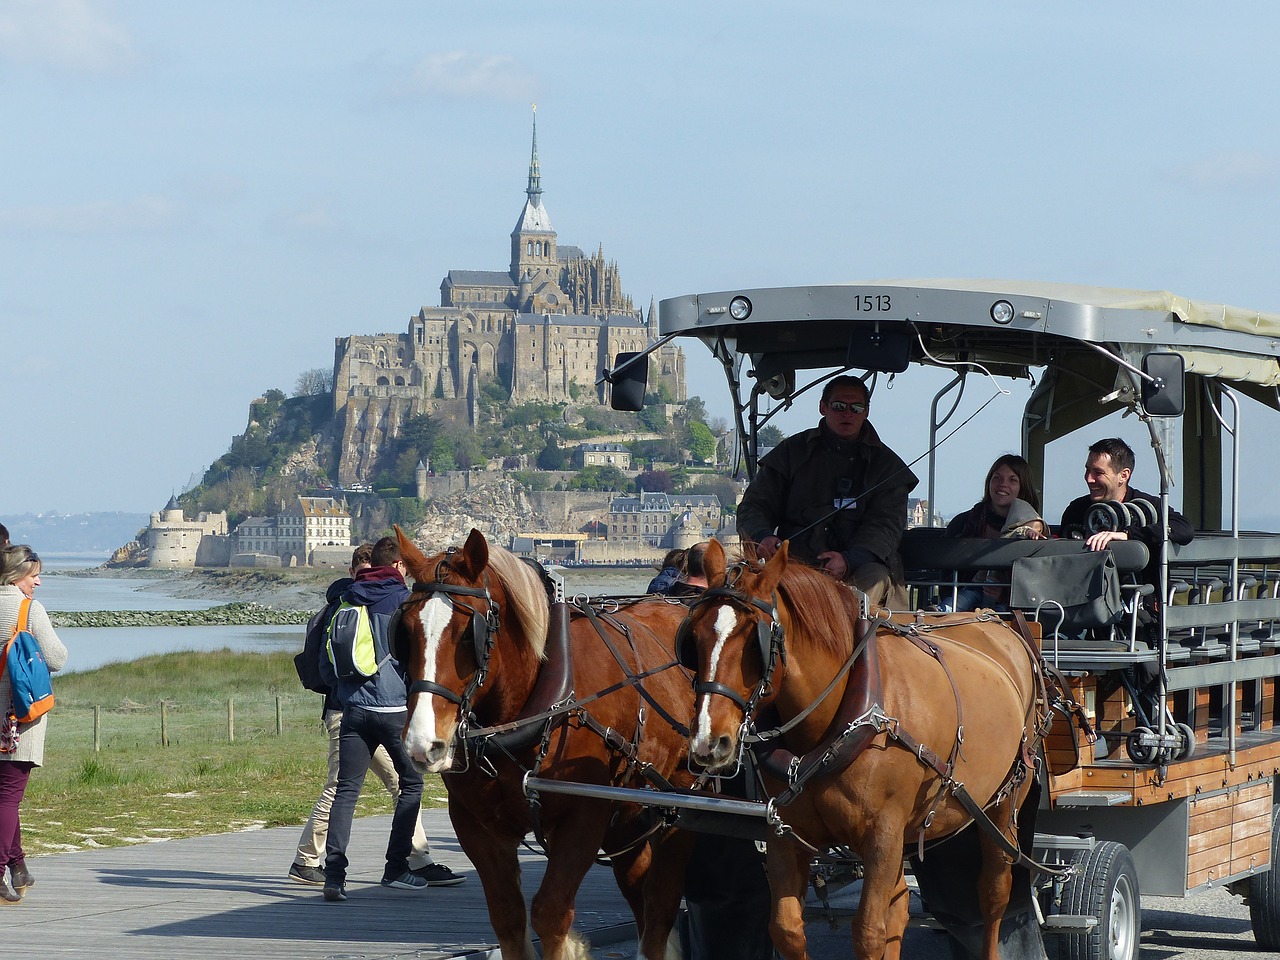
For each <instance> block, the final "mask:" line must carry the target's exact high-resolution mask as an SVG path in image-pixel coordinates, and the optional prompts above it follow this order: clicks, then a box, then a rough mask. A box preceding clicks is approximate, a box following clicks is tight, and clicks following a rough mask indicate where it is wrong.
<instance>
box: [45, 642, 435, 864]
mask: <svg viewBox="0 0 1280 960" xmlns="http://www.w3.org/2000/svg"><path fill="white" fill-rule="evenodd" d="M54 687H55V689H54V692H55V694H56V695H57V698H58V704H57V706H56V707H55V708H54V710H53V712H52V713H51V714H50V715H49V721H48V729H47V735H46V738H45V763H44V766H42V767H39V768H37V769H35V770H34V771H32V774H31V780H30V782H29V784H28V786H27V793H26V798H25V799H24V801H23V804H22V842H23V847H24V848H25V850H26V852H27V853H28V854H40V853H55V852H61V851H67V850H80V849H86V848H91V847H102V846H120V845H124V844H130V843H148V842H155V841H158V840H167V839H173V838H178V837H192V836H202V835H205V834H211V833H226V832H229V831H234V830H246V829H253V828H257V827H274V826H285V825H297V826H299V827H301V825H302V824H303V823H305V822H306V819H307V817H308V816H309V815H310V813H311V806H312V804H314V803H315V799H316V795H317V794H318V793H319V792H320V788H321V786H323V784H324V780H325V774H326V771H327V750H328V739H327V737H326V735H325V733H324V730H323V728H322V727H321V724H320V708H321V703H320V698H319V696H317V695H316V694H314V693H308V692H307V691H305V690H303V689H302V688H301V687H300V686H299V685H298V679H297V675H296V674H295V673H294V669H293V657H292V655H291V654H289V653H233V652H231V651H227V650H221V651H214V652H206V653H192V652H185V653H172V654H163V655H160V656H154V657H145V658H143V659H141V660H136V661H133V662H131V663H123V664H110V665H108V666H105V667H102V668H101V669H98V670H92V671H87V672H85V673H76V674H70V675H68V676H66V677H55V679H54ZM228 700H230V701H231V702H232V707H231V709H230V711H229V710H228V706H227V701H228ZM162 703H163V704H164V708H163V710H162V708H161V704H162ZM95 706H97V707H98V711H97V717H98V720H97V723H98V739H99V744H100V749H98V750H95V749H94V724H95V720H94V707H95ZM229 717H230V722H229ZM277 722H278V723H279V730H280V732H279V733H277ZM162 724H163V732H164V734H165V735H166V737H167V739H168V743H169V745H168V746H162V745H161V733H162ZM232 728H234V734H235V739H234V741H233V740H231V738H230V731H231V729H232ZM444 799H445V792H444V785H443V783H441V781H440V778H439V777H436V776H428V777H427V783H426V789H425V791H424V794H423V805H424V806H442V805H443V803H444ZM390 811H391V802H390V799H389V797H388V796H387V794H386V791H385V790H383V787H382V784H381V782H380V781H379V780H378V779H377V778H376V777H369V778H368V780H367V782H366V784H365V791H364V793H363V794H362V796H361V798H360V803H359V805H358V806H357V808H356V815H357V816H367V815H371V814H376V813H389V812H390Z"/></svg>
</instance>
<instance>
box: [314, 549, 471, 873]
mask: <svg viewBox="0 0 1280 960" xmlns="http://www.w3.org/2000/svg"><path fill="white" fill-rule="evenodd" d="M372 557H373V544H371V543H362V544H360V546H358V547H356V548H355V551H354V552H353V553H352V555H351V568H350V574H351V575H350V576H347V577H339V578H338V579H337V580H335V581H333V583H331V584H329V589H328V590H327V591H326V592H325V606H324V608H323V609H322V610H320V611H319V612H318V613H316V615H315V616H314V617H312V618H311V622H310V623H308V624H307V639H306V644H305V645H304V647H303V649H302V652H301V653H299V654H298V655H297V657H295V658H294V664H295V666H296V667H297V669H298V678H299V679H300V680H301V681H302V685H303V686H304V687H306V688H307V689H308V690H313V691H315V692H316V693H319V694H322V695H323V696H324V710H323V714H322V721H323V723H324V728H325V731H326V733H327V734H328V735H329V765H328V766H329V769H328V777H327V778H326V780H325V784H324V786H323V787H322V788H321V790H320V795H319V796H318V797H317V798H316V802H315V806H314V807H312V809H311V816H310V817H309V818H308V819H307V823H306V826H304V827H303V828H302V836H300V837H299V838H298V850H297V852H296V853H295V854H294V858H293V863H292V864H291V865H290V867H289V879H290V880H292V881H294V882H295V883H310V884H316V885H322V884H323V883H324V858H325V846H326V844H327V842H328V838H329V814H330V811H331V809H332V807H333V798H334V794H335V793H336V792H337V790H338V736H339V732H340V730H341V727H342V704H341V703H340V702H339V701H338V696H337V691H336V690H335V689H334V688H333V687H331V686H329V685H328V684H326V683H325V682H324V679H323V677H321V676H320V658H321V657H322V656H325V641H326V638H327V628H328V626H329V622H330V620H332V619H333V615H334V614H335V613H336V612H337V610H338V606H339V604H341V603H342V595H343V594H344V593H345V592H346V590H347V588H348V587H350V586H351V585H352V584H353V583H355V576H356V574H357V573H359V572H360V571H361V570H364V569H366V568H368V567H370V566H372ZM369 769H370V770H372V771H373V773H374V775H375V776H376V777H377V778H378V779H379V780H381V781H382V784H383V786H385V787H386V788H387V793H388V794H390V795H391V802H392V803H395V802H396V801H397V800H398V799H399V797H400V778H399V777H397V776H396V770H395V767H394V766H393V765H392V763H391V758H390V757H389V756H387V751H386V750H385V749H384V748H383V747H378V748H377V749H376V750H375V751H374V752H373V758H372V760H371V762H370V764H369ZM412 851H413V852H412V853H410V854H409V869H410V870H412V871H413V872H414V873H417V874H418V875H419V876H421V877H423V878H424V879H426V881H427V885H428V886H433V887H438V886H453V885H454V884H458V883H462V882H463V881H464V880H465V879H466V878H465V877H462V876H459V875H458V874H456V873H454V872H453V871H452V870H450V869H449V868H448V867H446V866H445V865H444V864H439V863H435V862H433V861H432V859H431V846H430V844H429V843H428V841H427V834H426V831H424V830H423V829H422V818H421V817H419V818H418V819H417V820H416V821H415V822H414V826H413V844H412Z"/></svg>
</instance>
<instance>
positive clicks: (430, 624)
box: [393, 527, 547, 773]
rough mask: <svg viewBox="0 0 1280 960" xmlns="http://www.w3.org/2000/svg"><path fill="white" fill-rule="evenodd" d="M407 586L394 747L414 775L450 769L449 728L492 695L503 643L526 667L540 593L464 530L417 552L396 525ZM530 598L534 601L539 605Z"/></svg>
mask: <svg viewBox="0 0 1280 960" xmlns="http://www.w3.org/2000/svg"><path fill="white" fill-rule="evenodd" d="M396 536H397V537H398V538H399V540H400V551H401V556H402V558H403V560H404V563H405V566H406V567H407V568H408V570H409V572H410V573H411V574H412V575H413V578H414V581H415V582H414V585H413V592H412V593H411V594H410V596H409V599H407V600H406V601H405V603H404V605H403V606H402V607H401V610H400V620H399V625H398V627H397V629H396V631H395V633H394V636H393V642H394V644H395V648H394V652H395V655H396V658H397V659H398V660H399V661H400V664H401V666H402V667H403V669H404V670H405V672H406V676H407V678H408V680H409V718H408V722H407V723H406V725H405V732H404V743H405V748H406V749H407V750H408V753H409V756H410V758H411V759H412V760H413V762H414V763H415V764H416V765H417V766H419V767H420V768H421V769H422V770H423V771H424V772H427V773H439V772H441V771H443V770H448V769H449V768H450V767H451V766H452V765H453V760H454V754H455V752H456V748H457V743H458V738H459V734H460V733H463V732H464V731H465V727H466V725H467V724H468V723H469V722H470V721H471V720H472V718H473V716H474V711H475V710H476V709H477V707H478V706H480V705H481V704H482V703H484V702H485V700H486V698H487V697H489V696H490V695H492V694H493V690H494V687H495V685H494V684H488V685H486V681H487V680H489V678H490V676H491V674H493V673H494V672H495V671H496V670H497V669H498V668H499V666H500V664H501V663H503V662H505V663H507V664H512V663H514V662H515V661H516V660H519V659H520V658H519V657H511V658H506V659H505V660H504V655H503V652H502V646H503V644H504V642H509V641H512V640H514V641H515V642H517V643H521V642H523V643H524V644H525V646H526V647H527V648H528V651H527V653H526V654H525V656H524V657H523V659H524V660H525V661H527V662H532V663H533V665H534V667H533V670H534V673H536V663H537V660H538V658H539V657H540V656H541V654H542V647H543V644H545V641H546V622H547V613H546V602H545V592H544V591H543V590H542V588H541V585H540V584H538V583H537V582H536V580H535V577H534V575H533V574H532V573H531V572H526V571H525V569H524V568H525V565H524V564H522V563H520V562H519V561H518V560H517V559H516V558H515V557H514V556H512V555H511V554H509V553H507V552H506V551H505V550H502V549H501V548H499V547H490V545H489V543H488V541H487V540H485V538H484V535H483V534H482V533H480V531H478V530H472V531H471V534H470V536H469V537H467V541H466V543H465V544H464V545H463V546H462V547H461V548H455V549H450V550H447V551H445V552H444V553H440V554H436V555H435V556H433V557H426V556H424V555H423V554H422V552H421V551H420V550H419V549H418V548H417V547H416V546H415V545H414V544H413V543H412V541H410V540H409V538H408V537H406V536H405V535H404V533H403V532H402V531H401V530H400V528H399V527H397V528H396ZM539 604H541V606H540V607H539Z"/></svg>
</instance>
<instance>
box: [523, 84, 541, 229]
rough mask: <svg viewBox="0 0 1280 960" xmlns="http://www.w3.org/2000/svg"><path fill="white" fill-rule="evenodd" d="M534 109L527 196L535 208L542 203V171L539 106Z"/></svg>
mask: <svg viewBox="0 0 1280 960" xmlns="http://www.w3.org/2000/svg"><path fill="white" fill-rule="evenodd" d="M530 106H532V107H533V152H532V153H531V154H530V155H529V186H528V187H527V188H526V189H525V194H526V195H527V196H528V197H529V202H530V203H532V204H533V205H534V206H535V207H536V206H539V205H541V203H542V171H541V170H539V168H538V105H537V104H536V103H534V104H530Z"/></svg>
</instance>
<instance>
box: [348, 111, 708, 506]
mask: <svg viewBox="0 0 1280 960" xmlns="http://www.w3.org/2000/svg"><path fill="white" fill-rule="evenodd" d="M657 325H658V318H657V311H656V310H655V308H654V307H653V306H652V305H651V306H650V307H649V314H648V318H647V319H646V318H645V316H644V315H643V313H642V312H641V311H638V310H636V309H635V308H634V307H633V305H632V301H631V298H630V297H629V296H626V295H625V294H624V293H623V291H622V281H621V279H620V276H619V272H618V265H617V264H616V263H614V262H612V261H606V260H605V258H604V251H603V249H601V248H597V251H596V253H595V254H594V255H590V256H588V255H586V254H584V253H583V251H582V250H581V249H580V248H579V247H576V246H570V245H568V244H561V243H559V242H558V239H557V235H556V232H555V228H554V227H552V225H551V217H550V215H549V214H548V212H547V209H546V207H545V206H544V205H543V202H542V173H541V169H540V167H539V164H538V131H537V125H536V119H535V125H534V128H533V147H532V151H531V153H530V159H529V175H528V182H527V185H526V188H525V202H524V207H523V209H522V210H521V212H520V216H519V218H518V219H517V220H516V225H515V229H513V230H512V232H511V260H510V266H509V268H508V269H507V270H506V271H498V270H450V271H449V272H448V274H447V275H446V276H445V278H444V280H443V281H442V282H441V284H440V306H438V307H423V308H421V309H420V310H419V311H418V313H417V314H416V315H414V316H413V317H411V318H410V320H409V325H408V329H407V330H406V332H404V333H399V334H392V333H385V334H374V335H371V336H350V337H340V338H338V340H337V342H336V349H335V356H334V368H333V371H334V376H333V386H334V390H333V398H334V412H335V414H337V415H338V419H339V423H340V424H341V429H342V440H341V449H340V459H339V465H338V480H339V482H340V483H342V484H343V485H346V484H349V483H353V482H362V481H364V480H365V479H366V478H367V477H369V476H370V475H371V474H372V471H373V469H374V467H375V466H376V464H377V458H378V454H379V451H380V450H382V449H385V448H386V447H387V444H388V441H392V440H394V439H395V437H396V436H397V435H398V433H399V429H400V427H401V426H402V425H403V424H404V422H405V420H407V419H408V418H409V417H411V416H414V415H416V414H418V413H435V414H436V415H439V416H452V417H459V418H462V417H465V418H466V419H467V420H468V421H469V422H471V423H472V424H474V423H475V412H476V407H475V396H476V391H477V390H478V389H479V388H480V387H481V386H482V385H484V384H485V383H488V382H492V381H497V382H498V383H499V384H501V386H502V387H503V388H504V389H505V390H506V391H508V393H509V395H510V398H511V402H512V403H513V404H518V403H525V402H529V401H548V402H577V403H605V402H607V399H608V397H607V385H602V386H600V387H597V386H596V380H597V379H598V377H599V376H600V372H601V371H602V370H603V369H604V368H605V367H607V366H610V365H611V364H612V358H613V357H614V356H616V355H617V354H618V353H620V352H623V351H636V350H643V349H644V348H645V347H647V346H649V345H650V344H651V343H652V342H653V341H654V340H655V339H656V338H657V335H658V330H657ZM651 369H653V370H655V371H656V374H657V381H658V383H662V384H664V385H665V386H666V388H667V390H668V391H669V392H670V394H671V395H672V397H673V398H674V399H675V400H677V401H679V402H683V401H684V400H685V399H686V392H685V367H684V354H683V352H682V351H681V350H680V349H679V348H678V347H674V346H671V345H667V346H664V347H662V348H660V349H659V350H657V351H655V353H654V354H653V355H652V362H651ZM658 383H653V382H651V383H650V388H651V389H656V387H657V385H658Z"/></svg>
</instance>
